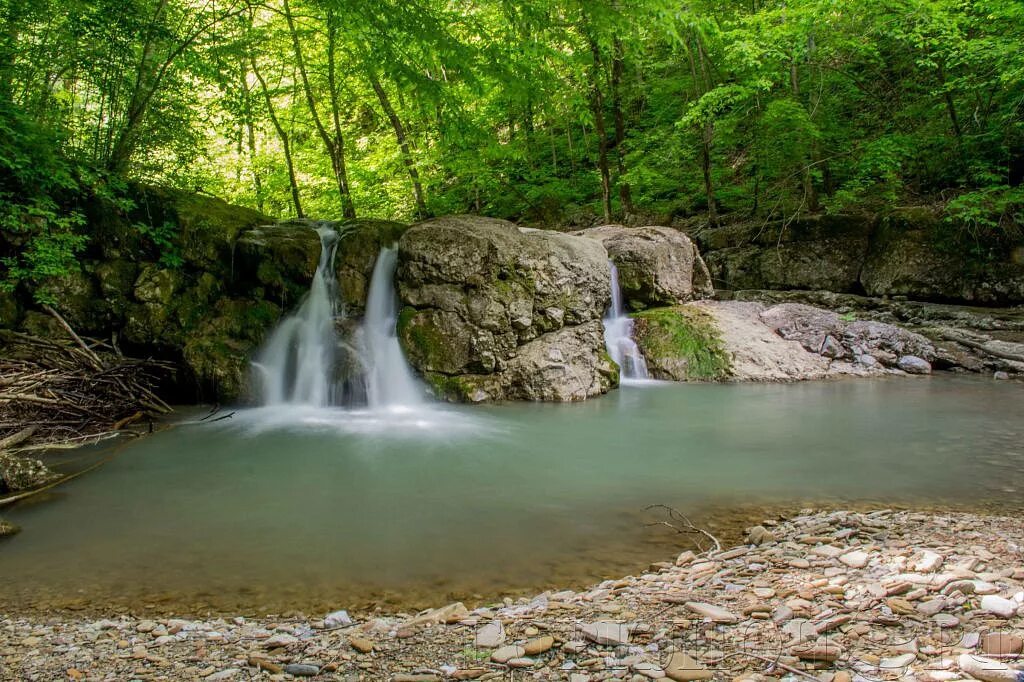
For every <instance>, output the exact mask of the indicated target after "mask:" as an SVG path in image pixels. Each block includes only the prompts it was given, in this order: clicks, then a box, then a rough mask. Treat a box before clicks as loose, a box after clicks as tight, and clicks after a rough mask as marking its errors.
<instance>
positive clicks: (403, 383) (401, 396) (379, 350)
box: [362, 246, 423, 408]
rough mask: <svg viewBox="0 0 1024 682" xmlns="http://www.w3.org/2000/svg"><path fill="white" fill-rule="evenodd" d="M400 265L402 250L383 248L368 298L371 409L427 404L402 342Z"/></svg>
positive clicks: (365, 341) (365, 330)
mask: <svg viewBox="0 0 1024 682" xmlns="http://www.w3.org/2000/svg"><path fill="white" fill-rule="evenodd" d="M397 266H398V250H397V249H396V248H395V247H393V246H392V247H386V248H383V249H381V251H380V254H379V255H378V256H377V263H376V265H374V268H373V277H372V279H371V280H370V292H369V295H368V296H367V299H366V317H365V318H364V319H363V327H362V348H363V351H364V353H363V366H364V368H365V370H366V397H367V402H368V403H369V405H370V407H371V408H392V407H410V406H414V405H418V404H420V403H422V402H423V390H422V387H421V386H420V384H419V382H418V381H417V380H416V377H414V376H413V373H412V370H411V369H410V367H409V363H408V362H407V361H406V359H405V355H404V354H403V353H402V347H401V346H400V345H399V343H398V334H397V326H398V296H397V294H396V293H395V284H394V280H395V268H396V267H397Z"/></svg>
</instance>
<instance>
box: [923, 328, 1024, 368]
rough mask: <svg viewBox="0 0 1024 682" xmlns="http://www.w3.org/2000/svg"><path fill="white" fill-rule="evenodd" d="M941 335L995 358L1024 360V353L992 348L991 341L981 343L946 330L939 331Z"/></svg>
mask: <svg viewBox="0 0 1024 682" xmlns="http://www.w3.org/2000/svg"><path fill="white" fill-rule="evenodd" d="M939 336H941V337H942V338H944V339H946V340H947V341H952V342H954V343H959V344H960V345H961V346H967V347H968V348H973V349H974V350H980V351H981V352H982V353H987V354H988V355H991V356H992V357H995V358H1001V359H1003V360H1010V361H1012V362H1024V355H1022V354H1019V353H1010V352H1008V351H1003V350H999V349H998V348H992V347H991V346H990V345H989V342H984V343H980V342H978V341H974V340H972V339H969V338H967V337H966V336H961V335H959V334H954V333H952V332H948V331H945V330H941V331H939Z"/></svg>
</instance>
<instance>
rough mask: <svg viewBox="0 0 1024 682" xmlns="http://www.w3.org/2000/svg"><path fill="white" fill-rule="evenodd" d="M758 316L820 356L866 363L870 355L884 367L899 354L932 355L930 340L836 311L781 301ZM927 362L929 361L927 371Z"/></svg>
mask: <svg viewBox="0 0 1024 682" xmlns="http://www.w3.org/2000/svg"><path fill="white" fill-rule="evenodd" d="M761 320H762V321H763V322H764V323H765V324H766V325H768V327H769V328H770V329H772V330H773V331H775V333H777V334H778V335H779V336H781V337H782V338H784V339H792V340H796V341H799V342H800V344H801V345H802V346H803V347H804V348H806V349H807V350H809V351H811V352H812V353H818V354H819V355H822V356H824V357H828V358H832V359H836V360H845V361H849V362H857V363H858V364H861V365H865V366H866V365H868V364H869V363H870V361H868V360H866V358H865V356H870V357H872V358H874V359H875V360H876V361H878V362H879V363H880V364H882V365H885V366H886V367H896V366H898V364H899V360H900V358H902V357H904V356H916V357H917V358H919V359H921V360H922V361H923V362H925V363H928V362H930V361H932V360H934V359H935V357H936V350H935V346H934V345H933V344H932V342H931V341H929V340H928V339H926V338H925V337H923V336H921V335H920V334H915V333H914V332H910V331H907V330H906V329H903V328H901V327H897V326H895V325H891V324H885V323H883V322H874V321H870V320H846V319H844V318H842V317H840V316H839V315H838V314H837V313H834V312H832V311H829V310H823V309H821V308H815V307H813V306H809V305H804V304H801V303H782V304H780V305H776V306H773V307H771V308H768V309H767V310H765V311H764V312H763V313H761ZM930 370H931V366H930V365H929V371H930Z"/></svg>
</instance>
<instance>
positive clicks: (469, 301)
mask: <svg viewBox="0 0 1024 682" xmlns="http://www.w3.org/2000/svg"><path fill="white" fill-rule="evenodd" d="M607 258H608V256H607V252H606V251H605V249H604V247H603V246H602V245H601V243H600V242H599V241H596V240H591V239H581V238H579V237H574V236H571V235H567V234H561V233H557V232H548V231H541V230H531V229H525V228H520V227H518V226H516V225H514V224H512V223H510V222H507V221H503V220H495V219H491V218H480V217H474V216H451V217H446V218H437V219H434V220H430V221H427V222H424V223H420V224H418V225H414V226H413V227H411V228H409V230H408V231H407V232H406V233H405V234H404V235H403V236H402V238H401V240H400V241H399V267H398V272H397V274H396V283H397V286H398V292H399V297H400V298H401V301H402V304H403V306H404V308H403V310H402V312H401V315H400V316H399V322H398V333H399V337H400V339H401V342H402V346H403V348H404V350H405V353H406V356H407V357H408V359H409V362H410V363H411V364H412V366H413V367H414V368H415V369H416V370H417V371H418V372H420V373H421V374H422V375H423V376H424V377H426V379H427V380H428V382H429V383H430V384H431V386H432V387H433V388H434V391H435V393H437V394H438V395H439V396H441V397H444V398H447V399H450V400H468V401H482V400H509V399H512V400H515V399H523V400H557V401H566V400H583V399H585V398H589V397H592V396H596V395H599V394H601V393H604V392H606V391H607V390H608V389H609V388H611V387H613V386H614V385H616V384H617V381H618V371H617V369H616V367H615V365H614V363H613V362H612V361H611V359H610V358H609V357H608V355H607V353H606V352H605V349H604V339H603V334H602V330H601V317H602V316H603V314H604V311H605V309H606V308H607V307H608V303H609V300H610V298H611V284H610V278H609V273H608V265H607Z"/></svg>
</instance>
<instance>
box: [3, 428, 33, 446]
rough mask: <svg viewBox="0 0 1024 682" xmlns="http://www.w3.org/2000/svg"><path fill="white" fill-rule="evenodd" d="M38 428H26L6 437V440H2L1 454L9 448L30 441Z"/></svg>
mask: <svg viewBox="0 0 1024 682" xmlns="http://www.w3.org/2000/svg"><path fill="white" fill-rule="evenodd" d="M36 428H37V427H36V426H34V425H33V426H26V427H25V428H23V429H22V430H21V431H17V432H16V433H12V434H11V435H10V436H6V437H4V438H0V452H2V451H3V450H6V449H7V448H13V447H14V446H15V445H17V444H18V443H21V442H22V441H26V440H28V439H29V438H31V437H32V434H34V433H35V432H36Z"/></svg>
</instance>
